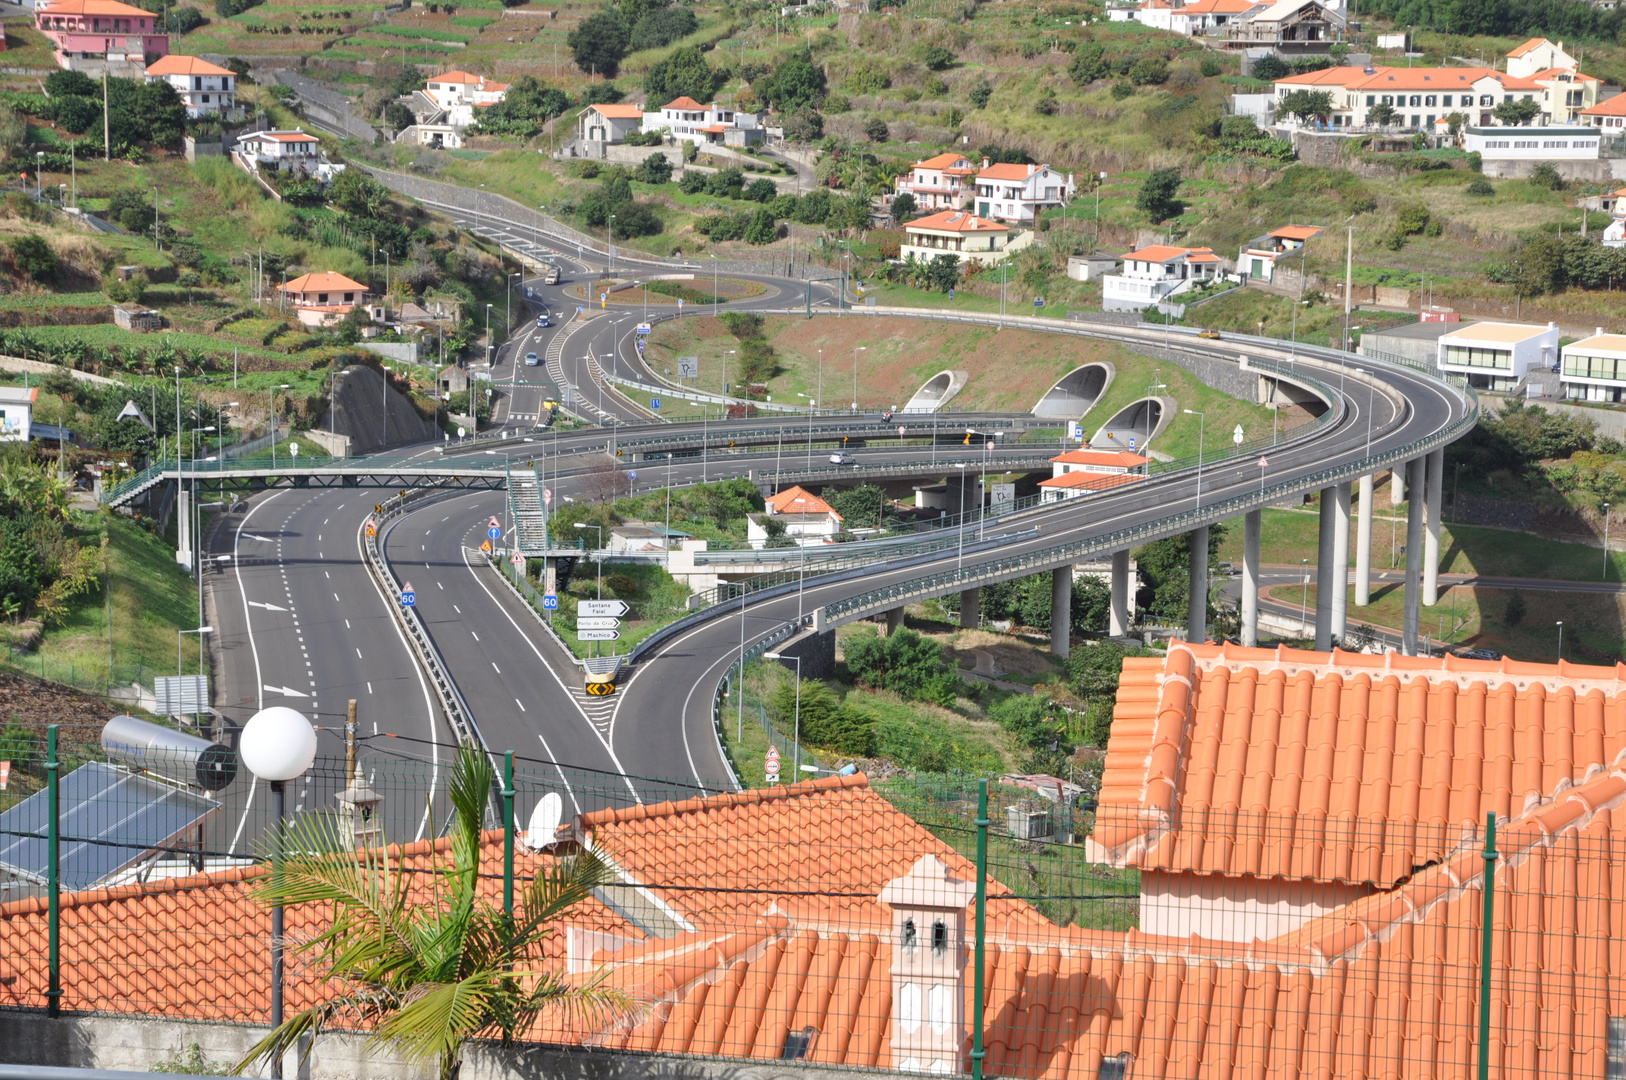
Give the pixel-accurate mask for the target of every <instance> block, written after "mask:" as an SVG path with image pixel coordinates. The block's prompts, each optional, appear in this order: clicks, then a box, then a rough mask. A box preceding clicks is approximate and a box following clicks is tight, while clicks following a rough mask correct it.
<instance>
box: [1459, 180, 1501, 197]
mask: <svg viewBox="0 0 1626 1080" xmlns="http://www.w3.org/2000/svg"><path fill="white" fill-rule="evenodd" d="M1466 191H1467V193H1468V194H1469V195H1495V194H1496V188H1494V187H1492V186H1491V182H1490V181H1489V180H1486V179H1485V178H1484V177H1483V176H1476V177H1474V180H1473V183H1471V184H1469V185H1468V187H1467V188H1466Z"/></svg>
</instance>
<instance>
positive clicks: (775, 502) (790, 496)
mask: <svg viewBox="0 0 1626 1080" xmlns="http://www.w3.org/2000/svg"><path fill="white" fill-rule="evenodd" d="M766 503H767V506H768V509H769V510H770V511H772V512H773V513H775V514H831V515H833V516H834V517H835V519H836V520H837V521H840V520H841V515H840V514H837V513H836V512H835V509H834V508H833V507H832V506H831V505H830V504H829V503H827V502H825V501H824V500H823V499H821V498H819V497H818V496H817V495H815V494H813V493H812V492H811V491H809V490H807V489H806V488H804V487H802V486H801V485H800V484H795V485H792V486H791V487H788V488H786V489H785V490H784V491H781V492H780V493H779V494H777V495H770V496H769V497H768V498H767V500H766Z"/></svg>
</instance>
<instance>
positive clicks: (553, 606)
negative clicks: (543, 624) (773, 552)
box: [542, 593, 559, 611]
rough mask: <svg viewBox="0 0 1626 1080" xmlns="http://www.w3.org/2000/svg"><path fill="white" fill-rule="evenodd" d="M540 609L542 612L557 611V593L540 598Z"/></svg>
mask: <svg viewBox="0 0 1626 1080" xmlns="http://www.w3.org/2000/svg"><path fill="white" fill-rule="evenodd" d="M542 609H543V610H544V611H558V610H559V595H558V594H557V593H548V594H547V595H546V596H544V597H542Z"/></svg>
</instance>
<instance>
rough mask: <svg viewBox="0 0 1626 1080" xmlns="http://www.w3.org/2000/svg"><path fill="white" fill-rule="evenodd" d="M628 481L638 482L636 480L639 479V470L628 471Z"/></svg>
mask: <svg viewBox="0 0 1626 1080" xmlns="http://www.w3.org/2000/svg"><path fill="white" fill-rule="evenodd" d="M627 479H628V480H636V479H638V470H637V469H628V470H627Z"/></svg>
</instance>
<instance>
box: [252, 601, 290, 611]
mask: <svg viewBox="0 0 1626 1080" xmlns="http://www.w3.org/2000/svg"><path fill="white" fill-rule="evenodd" d="M248 606H249V607H257V608H264V609H265V610H267V611H287V610H288V609H287V608H285V607H278V606H277V605H275V604H262V603H260V602H259V601H258V600H250V601H249V602H248Z"/></svg>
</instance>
